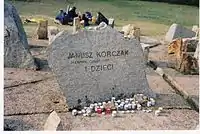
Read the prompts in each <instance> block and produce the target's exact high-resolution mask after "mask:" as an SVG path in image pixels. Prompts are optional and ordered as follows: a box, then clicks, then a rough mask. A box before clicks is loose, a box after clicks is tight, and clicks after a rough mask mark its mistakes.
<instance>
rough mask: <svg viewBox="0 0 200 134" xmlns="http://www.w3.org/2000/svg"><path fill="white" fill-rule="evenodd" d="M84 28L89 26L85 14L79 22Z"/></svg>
mask: <svg viewBox="0 0 200 134" xmlns="http://www.w3.org/2000/svg"><path fill="white" fill-rule="evenodd" d="M80 23H81V24H82V25H83V26H84V27H86V26H89V25H90V24H89V19H88V18H87V17H86V15H85V14H83V15H82V17H81V22H80Z"/></svg>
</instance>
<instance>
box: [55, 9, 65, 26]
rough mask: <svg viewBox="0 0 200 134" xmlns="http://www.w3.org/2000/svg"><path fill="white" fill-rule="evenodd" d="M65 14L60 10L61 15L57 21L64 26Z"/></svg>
mask: <svg viewBox="0 0 200 134" xmlns="http://www.w3.org/2000/svg"><path fill="white" fill-rule="evenodd" d="M64 18H65V12H64V11H63V10H60V12H59V14H58V15H57V16H56V18H55V19H56V20H58V21H59V22H60V23H61V24H64Z"/></svg>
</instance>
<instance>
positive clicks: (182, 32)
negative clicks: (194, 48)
mask: <svg viewBox="0 0 200 134" xmlns="http://www.w3.org/2000/svg"><path fill="white" fill-rule="evenodd" d="M195 35H196V33H195V32H194V31H192V30H190V29H187V28H185V27H183V26H181V25H178V24H172V25H171V27H170V28H169V30H168V32H167V33H166V36H165V40H166V41H168V42H171V41H172V40H173V39H176V38H179V37H181V38H192V37H194V36H195Z"/></svg>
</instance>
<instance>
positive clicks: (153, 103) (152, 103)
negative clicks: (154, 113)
mask: <svg viewBox="0 0 200 134" xmlns="http://www.w3.org/2000/svg"><path fill="white" fill-rule="evenodd" d="M150 101H151V105H152V106H154V105H155V103H156V101H155V100H154V99H153V98H150Z"/></svg>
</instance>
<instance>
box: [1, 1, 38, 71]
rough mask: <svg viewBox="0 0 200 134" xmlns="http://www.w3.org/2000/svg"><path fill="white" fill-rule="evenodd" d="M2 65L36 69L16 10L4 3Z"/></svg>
mask: <svg viewBox="0 0 200 134" xmlns="http://www.w3.org/2000/svg"><path fill="white" fill-rule="evenodd" d="M4 67H13V68H31V69H36V68H37V67H36V65H35V62H34V59H33V57H32V56H31V54H30V51H29V46H28V41H27V37H26V33H25V32H24V29H23V26H22V22H21V19H20V17H19V15H18V13H17V10H16V9H15V7H14V6H13V5H11V4H10V3H8V2H5V3H4Z"/></svg>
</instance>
